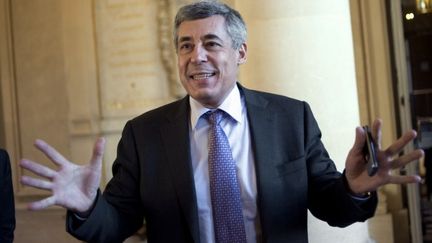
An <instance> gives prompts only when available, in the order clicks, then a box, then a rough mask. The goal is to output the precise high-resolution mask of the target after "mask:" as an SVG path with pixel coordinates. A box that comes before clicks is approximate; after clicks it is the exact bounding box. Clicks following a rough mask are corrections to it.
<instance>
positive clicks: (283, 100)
mask: <svg viewBox="0 0 432 243" xmlns="http://www.w3.org/2000/svg"><path fill="white" fill-rule="evenodd" d="M240 90H241V92H242V93H243V94H244V97H245V101H246V103H247V104H255V105H258V106H259V105H262V106H266V109H272V110H276V111H277V110H282V111H284V110H289V111H291V112H300V111H305V110H310V107H309V104H308V103H307V102H306V101H303V100H298V99H295V98H291V97H288V96H284V95H280V94H275V93H269V92H263V91H258V90H252V89H247V88H244V87H241V88H240Z"/></svg>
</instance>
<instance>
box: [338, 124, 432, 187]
mask: <svg viewBox="0 0 432 243" xmlns="http://www.w3.org/2000/svg"><path fill="white" fill-rule="evenodd" d="M381 126H382V121H381V120H375V121H374V123H373V126H372V137H373V138H374V141H375V143H376V146H378V148H377V153H376V154H377V160H378V164H379V169H378V171H377V173H376V174H375V175H374V176H372V177H371V176H369V175H368V172H367V166H366V163H367V162H366V159H365V156H364V154H363V148H364V146H365V142H366V133H365V132H364V131H363V128H361V127H357V128H356V139H355V143H354V146H353V147H352V148H351V150H350V152H349V154H348V157H347V160H346V164H345V166H346V168H345V176H346V179H347V181H348V186H349V187H350V188H349V189H350V190H351V193H354V194H355V195H362V194H364V193H367V192H371V191H375V190H377V189H378V188H379V187H380V186H382V185H386V184H406V183H417V182H420V181H421V178H420V177H419V176H418V175H406V176H401V175H392V170H394V169H398V168H401V167H403V166H405V165H407V164H409V163H410V162H412V161H416V160H418V159H420V158H421V157H423V155H424V152H423V150H421V149H417V150H414V151H411V152H409V153H407V154H404V155H402V156H400V157H398V156H397V155H398V154H399V153H400V152H401V151H402V150H403V148H404V147H405V146H406V145H407V144H408V143H410V142H411V141H412V140H413V139H414V138H415V137H416V136H417V134H416V132H415V131H413V130H412V131H408V132H406V133H405V134H403V135H402V136H401V137H400V138H399V139H398V140H396V141H395V142H394V143H393V144H391V145H390V146H389V147H388V148H387V149H386V150H382V149H381Z"/></svg>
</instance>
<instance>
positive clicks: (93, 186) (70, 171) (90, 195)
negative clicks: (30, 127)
mask: <svg viewBox="0 0 432 243" xmlns="http://www.w3.org/2000/svg"><path fill="white" fill-rule="evenodd" d="M35 147H36V148H37V149H39V150H40V151H42V153H44V154H45V155H46V156H47V157H48V158H49V159H50V160H51V161H52V162H53V163H54V164H55V165H57V166H58V168H57V170H53V169H51V168H48V167H46V166H44V165H41V164H39V163H37V162H34V161H31V160H28V159H22V160H21V161H20V166H21V167H23V168H24V169H27V170H29V171H31V172H33V173H35V174H36V175H39V176H41V177H44V178H46V179H48V180H43V179H38V178H33V177H29V176H22V178H21V183H22V184H23V185H27V186H31V187H35V188H39V189H44V190H50V191H51V192H52V195H51V196H49V197H47V198H45V199H42V200H40V201H35V202H32V203H30V204H29V205H28V207H29V209H31V210H39V209H44V208H46V207H49V206H52V205H58V206H62V207H64V208H66V209H69V210H71V211H74V212H77V213H83V212H86V211H88V210H89V209H90V208H91V206H92V205H93V202H94V200H95V199H96V196H97V190H98V188H99V183H100V178H101V168H102V156H103V152H104V148H105V139H103V138H99V139H98V140H97V141H96V143H95V145H94V148H93V155H92V158H91V159H90V163H89V164H87V165H77V164H74V163H71V162H70V161H68V160H67V159H65V158H64V157H63V156H62V155H61V154H60V153H59V152H57V151H56V150H55V149H54V148H53V147H51V146H50V145H49V144H47V143H46V142H44V141H42V140H36V142H35Z"/></svg>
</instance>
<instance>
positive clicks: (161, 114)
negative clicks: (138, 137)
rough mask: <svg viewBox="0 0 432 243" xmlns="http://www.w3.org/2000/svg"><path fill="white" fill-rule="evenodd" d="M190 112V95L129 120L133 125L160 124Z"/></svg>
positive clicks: (185, 115)
mask: <svg viewBox="0 0 432 243" xmlns="http://www.w3.org/2000/svg"><path fill="white" fill-rule="evenodd" d="M188 112H189V99H188V96H186V97H184V98H182V99H179V100H176V101H173V102H171V103H168V104H166V105H163V106H160V107H157V108H155V109H152V110H149V111H147V112H145V113H143V114H141V115H139V116H137V117H134V118H133V119H131V120H129V121H128V124H130V125H132V126H143V125H146V126H150V127H152V126H160V125H161V124H164V123H167V122H170V121H172V120H176V119H179V118H181V117H187V114H188Z"/></svg>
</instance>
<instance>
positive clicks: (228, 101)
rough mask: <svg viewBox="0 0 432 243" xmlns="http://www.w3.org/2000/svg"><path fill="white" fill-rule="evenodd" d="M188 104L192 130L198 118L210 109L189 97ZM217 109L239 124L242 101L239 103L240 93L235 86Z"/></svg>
mask: <svg viewBox="0 0 432 243" xmlns="http://www.w3.org/2000/svg"><path fill="white" fill-rule="evenodd" d="M189 104H190V107H191V117H190V122H191V125H192V128H195V126H196V125H197V123H198V120H199V118H200V117H201V116H202V115H203V114H204V113H206V112H207V111H209V110H210V109H208V108H206V107H205V106H203V105H202V104H201V103H199V102H198V101H197V100H195V99H194V98H192V97H191V96H189ZM217 109H220V110H223V111H225V112H226V113H228V114H229V115H230V116H231V117H232V118H233V119H234V120H236V121H237V122H240V123H241V118H242V101H241V96H240V91H239V89H238V87H237V85H234V88H233V89H232V90H231V92H230V93H229V94H228V96H227V97H226V98H225V100H224V101H223V102H222V104H221V105H220V106H219V107H218V108H217Z"/></svg>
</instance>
